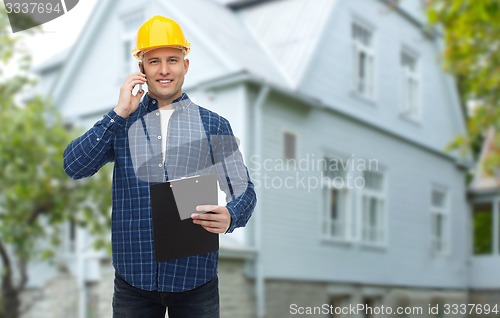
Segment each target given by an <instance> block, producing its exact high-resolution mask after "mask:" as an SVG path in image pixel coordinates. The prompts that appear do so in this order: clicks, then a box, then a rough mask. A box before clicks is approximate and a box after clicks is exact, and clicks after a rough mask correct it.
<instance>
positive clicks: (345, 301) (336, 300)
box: [330, 295, 351, 318]
mask: <svg viewBox="0 0 500 318" xmlns="http://www.w3.org/2000/svg"><path fill="white" fill-rule="evenodd" d="M350 299H351V297H350V296H349V295H335V296H331V297H330V305H331V306H332V308H344V307H349V305H350V304H351V303H350ZM350 316H351V315H350V314H349V313H344V314H343V313H342V312H341V311H337V313H336V312H335V310H332V311H330V317H331V318H347V317H350Z"/></svg>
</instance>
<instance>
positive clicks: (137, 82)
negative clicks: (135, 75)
mask: <svg viewBox="0 0 500 318" xmlns="http://www.w3.org/2000/svg"><path fill="white" fill-rule="evenodd" d="M145 83H146V82H145V81H144V80H134V81H131V82H130V83H127V84H125V85H124V87H123V89H125V91H129V92H132V91H133V90H134V87H135V86H136V85H143V84H145Z"/></svg>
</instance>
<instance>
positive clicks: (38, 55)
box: [21, 0, 97, 66]
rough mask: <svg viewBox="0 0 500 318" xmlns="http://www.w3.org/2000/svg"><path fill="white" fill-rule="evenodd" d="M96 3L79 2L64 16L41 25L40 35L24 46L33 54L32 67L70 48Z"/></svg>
mask: <svg viewBox="0 0 500 318" xmlns="http://www.w3.org/2000/svg"><path fill="white" fill-rule="evenodd" d="M96 3H97V0H80V1H79V2H78V4H77V5H76V6H75V7H74V8H73V9H72V10H70V11H69V12H67V13H66V14H64V15H62V16H60V17H58V18H56V19H54V20H52V21H49V22H47V23H45V24H43V25H42V27H43V32H42V33H38V34H37V35H35V36H32V37H31V36H30V37H29V38H27V39H26V44H27V45H28V47H29V48H30V50H31V53H32V54H33V66H37V65H38V64H40V63H42V62H44V61H47V60H48V59H50V58H51V57H52V56H54V55H57V54H58V53H60V52H61V51H63V50H65V49H67V48H69V47H71V45H73V44H74V43H75V41H76V40H77V39H78V38H79V35H80V33H81V31H82V30H83V27H84V26H85V25H86V23H87V20H88V18H89V16H90V13H91V12H92V9H93V8H94V6H95V5H96ZM21 32H22V31H21Z"/></svg>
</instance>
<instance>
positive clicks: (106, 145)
mask: <svg viewBox="0 0 500 318" xmlns="http://www.w3.org/2000/svg"><path fill="white" fill-rule="evenodd" d="M173 105H174V109H175V110H174V113H173V115H172V117H171V119H170V121H169V126H168V134H169V136H168V139H169V140H170V139H172V140H173V141H174V142H173V143H174V144H175V143H177V144H180V143H182V141H181V139H182V138H184V137H185V135H186V133H189V131H187V132H186V131H182V129H181V128H182V127H183V121H185V120H188V119H186V118H187V117H186V116H192V115H193V111H196V113H197V115H199V118H201V123H202V127H203V129H204V132H205V133H206V135H207V137H208V138H207V139H208V142H209V144H210V136H212V138H213V137H214V136H219V137H220V136H233V133H232V130H231V127H230V125H229V122H228V121H227V120H226V119H225V118H223V117H222V116H219V115H218V114H216V113H214V112H212V111H209V110H207V109H205V108H203V107H200V106H198V105H196V104H194V103H193V102H192V101H191V100H190V99H189V97H188V96H187V95H186V94H183V95H182V97H180V98H179V99H177V100H176V101H174V102H173ZM151 112H155V113H156V114H157V115H158V114H159V113H158V102H157V101H156V100H155V99H153V98H151V97H149V95H147V94H146V95H145V97H144V98H143V100H142V101H141V103H140V105H139V107H138V109H137V110H136V111H135V112H134V113H133V114H131V115H130V116H129V117H128V118H127V119H124V118H122V117H120V116H118V115H117V114H116V113H115V112H114V111H113V110H112V111H110V112H109V113H107V114H106V115H104V116H103V118H102V119H101V120H99V121H98V122H97V123H96V124H95V125H94V126H93V127H92V128H91V129H89V130H88V131H87V132H86V133H84V134H83V135H82V136H80V137H78V138H77V139H75V140H73V141H72V142H71V143H70V144H69V145H68V146H67V148H66V149H65V151H64V170H65V172H66V173H67V174H68V176H70V177H71V178H73V179H81V178H86V177H90V176H92V175H93V174H95V173H96V172H97V171H98V170H99V169H100V168H101V167H102V166H103V165H105V164H106V163H108V162H114V173H113V203H112V228H111V234H112V254H113V266H114V267H115V270H116V272H117V273H118V274H119V275H120V276H122V277H123V278H124V279H125V280H126V281H127V282H128V283H130V284H131V285H133V286H135V287H137V288H141V289H144V290H150V291H151V290H156V291H161V292H180V291H186V290H190V289H193V288H196V287H198V286H200V285H202V284H204V283H205V282H207V281H209V280H210V279H212V278H213V277H215V275H216V274H217V265H218V253H217V252H213V253H208V254H202V255H197V256H192V257H187V258H180V259H175V260H172V261H166V262H157V261H156V259H155V253H154V242H153V231H152V219H151V203H150V193H149V191H150V190H149V189H150V188H149V186H150V184H151V182H145V181H144V180H140V179H139V178H138V177H137V170H134V165H133V163H132V158H131V148H130V147H131V146H130V140H129V138H130V136H129V135H130V134H129V133H128V132H129V129H130V127H131V126H132V125H133V124H134V123H135V122H136V121H138V120H141V118H144V116H147V115H148V114H149V115H151ZM153 114H154V113H153ZM189 114H191V115H189ZM212 142H213V140H212ZM210 149H212V145H210ZM192 151H193V149H189V154H191V152H192ZM180 152H181V151H179V152H178V153H173V152H168V151H167V156H166V159H165V162H168V161H175V162H176V164H177V163H183V162H185V161H186V160H185V159H186V156H184V155H183V154H182V153H180ZM200 157H201V156H200ZM205 157H207V156H205ZM208 157H209V158H211V159H212V161H213V160H214V155H213V153H211V155H209V156H208ZM222 161H223V164H224V169H216V172H217V174H218V178H219V184H226V185H227V186H226V187H222V186H221V188H222V190H224V192H225V193H226V201H227V202H228V203H227V205H226V207H227V209H228V210H229V213H230V215H231V225H230V227H229V229H228V231H227V232H228V233H230V232H232V231H233V230H234V229H235V228H237V227H242V226H245V225H246V223H247V221H248V219H249V218H250V216H251V214H252V211H253V209H254V207H255V204H256V196H255V192H254V187H253V184H252V182H251V181H250V178H249V176H248V171H247V169H246V167H245V166H244V165H243V159H242V157H241V153H240V152H239V151H238V150H236V151H235V153H234V154H233V155H231V156H223V158H222ZM165 165H166V166H167V167H168V165H167V164H165ZM198 165H200V164H198ZM202 165H203V164H202ZM156 166H157V167H158V168H161V167H162V165H161V164H158V165H156ZM181 168H182V166H181ZM162 169H163V170H162V171H163V172H164V173H163V174H162V178H163V180H152V181H165V180H168V179H169V177H170V179H174V178H173V177H172V176H171V175H170V176H169V174H168V173H167V169H165V168H162ZM178 170H182V169H178ZM184 170H186V169H184ZM186 171H187V170H186ZM178 173H181V172H179V171H178ZM189 173H192V174H194V171H190V172H185V174H189ZM176 177H178V175H177V176H176ZM238 189H240V190H239V191H238Z"/></svg>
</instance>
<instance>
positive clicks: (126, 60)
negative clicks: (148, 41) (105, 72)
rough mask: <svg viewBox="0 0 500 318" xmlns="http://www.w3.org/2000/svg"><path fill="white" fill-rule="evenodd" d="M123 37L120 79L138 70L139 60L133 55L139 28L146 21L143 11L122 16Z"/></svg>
mask: <svg viewBox="0 0 500 318" xmlns="http://www.w3.org/2000/svg"><path fill="white" fill-rule="evenodd" d="M121 22H122V29H123V37H122V51H123V53H122V54H123V63H122V74H121V76H120V79H122V78H123V77H125V76H127V75H128V74H130V73H132V72H137V71H138V67H137V62H138V61H137V60H136V59H135V57H133V56H132V50H133V49H134V47H135V40H136V35H137V34H136V32H137V29H138V28H139V27H140V26H141V24H142V23H143V22H144V14H143V13H142V12H137V13H131V14H128V15H125V16H123V17H122V18H121Z"/></svg>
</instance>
